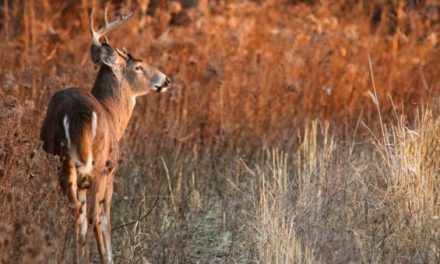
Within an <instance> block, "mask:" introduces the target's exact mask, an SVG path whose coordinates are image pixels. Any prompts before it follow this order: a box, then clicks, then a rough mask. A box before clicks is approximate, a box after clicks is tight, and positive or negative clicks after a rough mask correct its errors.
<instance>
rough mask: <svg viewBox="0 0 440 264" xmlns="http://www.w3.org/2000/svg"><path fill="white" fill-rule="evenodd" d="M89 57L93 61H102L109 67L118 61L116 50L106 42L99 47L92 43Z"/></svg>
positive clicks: (98, 62)
mask: <svg viewBox="0 0 440 264" xmlns="http://www.w3.org/2000/svg"><path fill="white" fill-rule="evenodd" d="M91 57H92V61H93V63H95V64H101V63H103V64H105V65H107V66H109V67H114V66H115V65H116V64H118V62H119V61H118V59H119V57H118V55H117V53H116V51H115V50H114V49H113V48H112V47H111V46H110V45H108V44H106V43H104V44H102V45H101V46H100V47H97V46H95V45H93V46H92V48H91Z"/></svg>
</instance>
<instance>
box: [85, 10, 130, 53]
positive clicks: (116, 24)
mask: <svg viewBox="0 0 440 264" xmlns="http://www.w3.org/2000/svg"><path fill="white" fill-rule="evenodd" d="M108 5H109V3H106V5H105V9H104V26H103V27H102V28H100V29H98V31H95V29H94V27H93V14H94V13H95V8H94V7H92V10H91V11H90V24H89V26H90V33H92V41H93V45H95V46H98V47H99V46H101V43H100V42H99V39H100V38H101V37H102V36H104V35H105V34H106V33H107V32H109V31H110V30H112V29H114V28H117V27H119V26H120V25H122V24H124V23H125V22H127V21H128V20H129V19H130V18H131V17H133V16H134V12H131V13H130V14H128V15H126V16H123V15H121V16H120V17H119V18H118V19H116V20H115V21H112V22H110V23H109V22H108V18H107V11H108Z"/></svg>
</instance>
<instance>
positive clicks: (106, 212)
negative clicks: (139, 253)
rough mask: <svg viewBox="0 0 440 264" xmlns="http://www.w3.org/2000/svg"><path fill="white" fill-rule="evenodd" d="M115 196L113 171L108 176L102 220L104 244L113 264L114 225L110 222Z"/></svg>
mask: <svg viewBox="0 0 440 264" xmlns="http://www.w3.org/2000/svg"><path fill="white" fill-rule="evenodd" d="M112 194H113V171H109V172H108V175H107V186H106V190H105V198H104V203H102V209H101V210H102V211H101V213H102V214H101V219H102V234H103V236H104V244H105V248H106V251H107V257H108V259H109V262H110V263H113V256H112V242H111V231H112V225H111V221H110V205H111V200H112Z"/></svg>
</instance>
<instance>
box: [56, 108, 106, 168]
mask: <svg viewBox="0 0 440 264" xmlns="http://www.w3.org/2000/svg"><path fill="white" fill-rule="evenodd" d="M97 123H98V117H97V115H96V113H95V112H92V113H91V115H87V116H85V117H83V118H77V119H75V120H69V117H68V115H66V116H64V119H63V127H64V133H65V137H66V141H67V149H68V152H69V156H70V158H71V159H72V160H73V162H74V164H75V168H76V171H77V173H78V174H79V175H83V176H87V175H90V173H91V172H92V169H93V152H92V146H93V139H94V138H95V135H96V128H97Z"/></svg>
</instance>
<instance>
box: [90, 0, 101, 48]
mask: <svg viewBox="0 0 440 264" xmlns="http://www.w3.org/2000/svg"><path fill="white" fill-rule="evenodd" d="M94 14H95V7H92V10H90V17H89V20H90V21H89V29H90V33H91V34H92V42H93V45H95V46H101V43H99V36H98V35H97V34H96V32H95V27H94V25H93V15H94Z"/></svg>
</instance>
